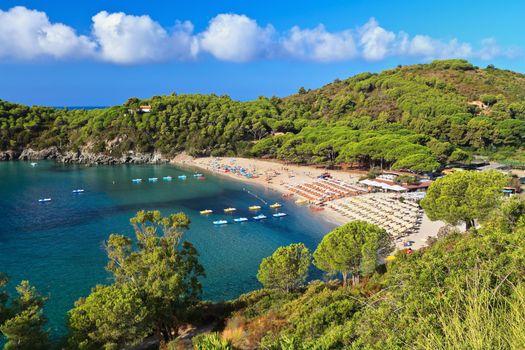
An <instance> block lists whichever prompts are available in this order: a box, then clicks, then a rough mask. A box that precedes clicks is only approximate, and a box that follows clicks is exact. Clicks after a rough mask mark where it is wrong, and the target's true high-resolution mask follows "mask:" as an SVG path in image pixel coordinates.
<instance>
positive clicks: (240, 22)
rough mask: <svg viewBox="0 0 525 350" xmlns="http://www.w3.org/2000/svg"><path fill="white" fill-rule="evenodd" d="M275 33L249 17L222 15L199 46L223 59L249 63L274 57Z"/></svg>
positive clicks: (208, 30) (206, 33) (210, 27)
mask: <svg viewBox="0 0 525 350" xmlns="http://www.w3.org/2000/svg"><path fill="white" fill-rule="evenodd" d="M274 32H275V30H274V29H273V27H272V26H267V27H265V28H263V27H260V26H259V25H258V24H257V22H256V21H255V20H253V19H251V18H249V17H247V16H245V15H236V14H220V15H217V16H216V17H214V18H213V19H212V20H211V21H210V23H209V25H208V28H207V29H206V31H204V32H203V33H202V34H200V36H199V46H200V49H201V50H203V51H206V52H209V53H210V54H212V55H213V56H215V57H216V58H218V59H220V60H224V61H232V62H246V61H250V60H254V59H259V58H265V57H270V56H271V55H272V46H273V40H272V39H273V38H272V37H273V36H274Z"/></svg>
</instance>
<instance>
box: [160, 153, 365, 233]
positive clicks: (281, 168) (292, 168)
mask: <svg viewBox="0 0 525 350" xmlns="http://www.w3.org/2000/svg"><path fill="white" fill-rule="evenodd" d="M218 159H221V162H222V164H224V163H229V164H230V163H233V164H234V165H238V166H242V167H244V168H246V169H249V170H255V171H254V172H253V173H254V174H256V176H257V177H253V178H247V177H245V176H241V175H236V174H234V173H227V172H223V171H217V170H216V169H215V168H214V167H212V166H211V163H213V162H216V161H217V160H218ZM232 160H233V161H232ZM169 164H171V165H176V166H179V167H186V168H193V169H199V170H203V171H208V172H210V173H212V174H213V175H218V176H223V177H225V178H229V179H233V180H236V181H242V182H244V183H248V184H252V185H256V186H262V187H264V188H266V189H270V190H273V191H275V192H277V193H279V194H281V195H286V194H288V193H289V191H288V188H287V187H286V186H287V185H293V184H299V183H301V182H306V181H311V180H313V179H315V178H317V177H318V176H319V175H321V174H322V173H325V172H327V170H326V169H324V168H314V167H311V166H300V165H286V164H282V163H279V162H276V161H268V160H261V159H252V158H240V157H219V158H214V157H201V158H194V157H191V156H189V155H186V154H179V155H177V156H176V157H175V158H172V159H171V160H170V162H169ZM233 164H232V165H233ZM270 168H272V169H270ZM275 168H278V169H277V170H275ZM275 172H277V173H278V174H277V175H275ZM329 172H330V173H331V174H333V175H336V177H337V178H339V179H342V180H346V181H348V180H351V179H352V178H354V179H356V178H357V175H356V174H351V173H349V172H346V171H342V170H330V171H329ZM270 173H271V175H270ZM267 175H269V176H271V180H267V178H266V176H267ZM290 175H292V177H289V176H290ZM344 175H346V177H344V178H343V176H344ZM283 199H285V198H283ZM293 204H295V203H293ZM313 214H319V215H322V216H323V217H324V219H325V220H327V221H329V222H331V223H333V224H336V225H337V226H340V225H343V224H345V223H347V222H348V219H347V218H345V217H344V216H342V215H340V214H339V213H337V212H336V211H335V210H333V209H331V208H329V207H328V206H326V207H324V210H322V211H319V212H315V213H313Z"/></svg>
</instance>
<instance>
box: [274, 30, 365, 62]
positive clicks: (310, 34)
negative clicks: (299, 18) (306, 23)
mask: <svg viewBox="0 0 525 350" xmlns="http://www.w3.org/2000/svg"><path fill="white" fill-rule="evenodd" d="M282 48H283V50H284V52H285V53H286V54H287V55H288V56H290V57H296V58H300V59H305V60H313V61H320V62H332V61H342V60H348V59H351V58H354V57H355V56H356V55H357V50H356V47H355V42H354V38H353V35H352V32H351V31H350V30H345V31H342V32H338V33H330V32H328V31H327V30H326V28H325V27H324V26H323V25H322V24H321V25H319V26H317V27H316V28H314V29H301V28H299V27H298V26H295V27H293V28H292V29H291V30H290V33H289V34H288V36H286V37H284V39H283V40H282Z"/></svg>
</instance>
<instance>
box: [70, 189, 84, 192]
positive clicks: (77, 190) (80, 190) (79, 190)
mask: <svg viewBox="0 0 525 350" xmlns="http://www.w3.org/2000/svg"><path fill="white" fill-rule="evenodd" d="M71 192H73V193H83V192H84V189H83V188H77V189H76V190H73V191H71Z"/></svg>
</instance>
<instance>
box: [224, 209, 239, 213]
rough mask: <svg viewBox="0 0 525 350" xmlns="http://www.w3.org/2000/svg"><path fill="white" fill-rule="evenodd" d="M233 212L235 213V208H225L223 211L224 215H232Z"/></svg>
mask: <svg viewBox="0 0 525 350" xmlns="http://www.w3.org/2000/svg"><path fill="white" fill-rule="evenodd" d="M234 211H237V209H236V208H226V209H224V212H225V213H233V212H234Z"/></svg>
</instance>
